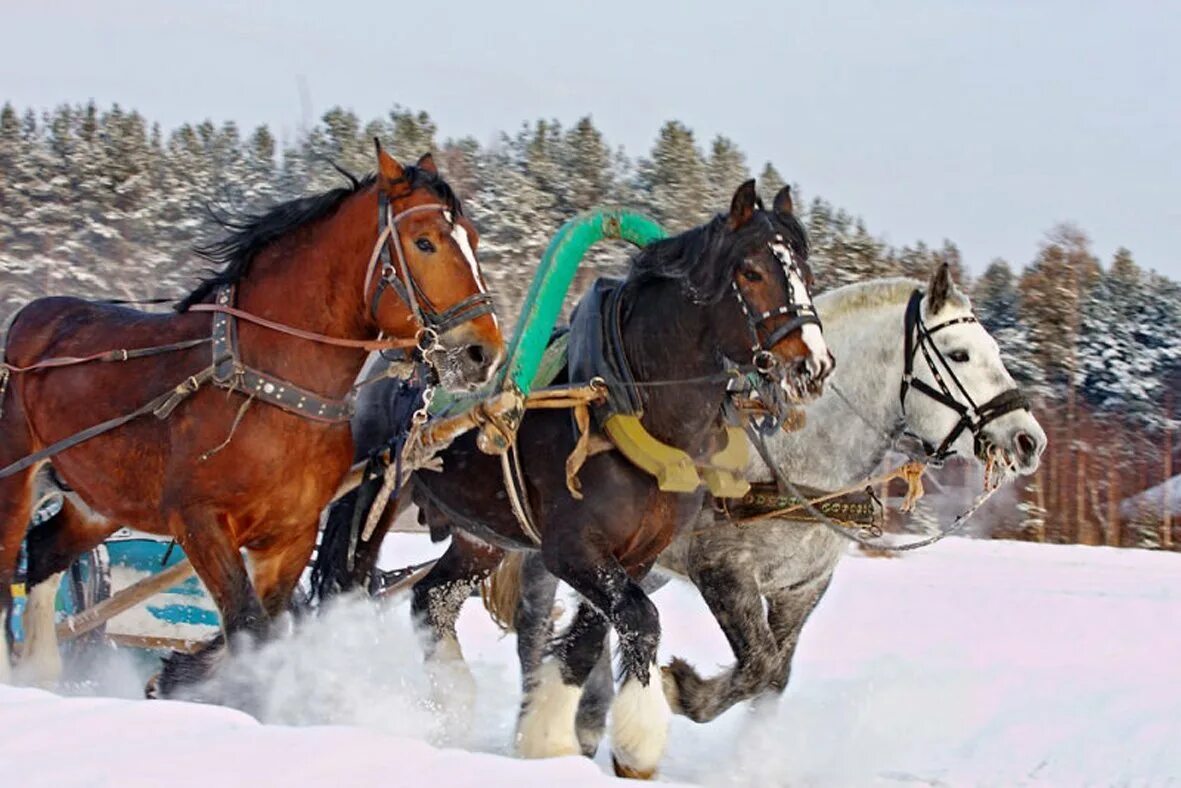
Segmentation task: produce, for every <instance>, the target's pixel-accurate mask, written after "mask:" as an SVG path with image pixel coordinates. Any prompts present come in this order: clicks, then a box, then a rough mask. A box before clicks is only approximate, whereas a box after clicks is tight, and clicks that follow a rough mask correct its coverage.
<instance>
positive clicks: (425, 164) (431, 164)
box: [414, 153, 439, 175]
mask: <svg viewBox="0 0 1181 788" xmlns="http://www.w3.org/2000/svg"><path fill="white" fill-rule="evenodd" d="M414 166H415V167H417V168H418V169H420V170H424V171H425V172H429V173H430V174H431V175H438V174H439V168H438V167H436V166H435V158H434V157H433V156H431V154H429V153H424V154H422V157H421V158H419V160H418V163H417V164H415V165H414Z"/></svg>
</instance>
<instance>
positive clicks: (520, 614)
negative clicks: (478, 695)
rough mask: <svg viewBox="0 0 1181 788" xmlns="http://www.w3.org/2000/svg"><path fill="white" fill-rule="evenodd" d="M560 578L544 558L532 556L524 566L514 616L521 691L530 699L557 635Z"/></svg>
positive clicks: (530, 555) (528, 554)
mask: <svg viewBox="0 0 1181 788" xmlns="http://www.w3.org/2000/svg"><path fill="white" fill-rule="evenodd" d="M557 591H558V578H556V577H554V576H553V575H551V574H550V573H549V570H547V569H546V568H545V563H544V562H543V561H542V559H541V554H540V553H537V552H530V553H527V554H526V555H525V559H524V561H523V562H522V563H521V595H520V598H519V599H518V600H517V608H516V610H515V611H514V613H513V629H514V630H516V633H517V658H518V659H519V660H520V662H521V691H522V692H523V693H524V694H525V695H526V696H528V694H529V692H530V691H531V690H532V689H533V686H534V685H535V684H536V681H537V671H538V669H539V668H540V667H541V662H542V659H543V658H544V656H545V651H546V647H547V646H548V645H549V641H550V638H552V637H553V633H554V597H555V596H556V595H557Z"/></svg>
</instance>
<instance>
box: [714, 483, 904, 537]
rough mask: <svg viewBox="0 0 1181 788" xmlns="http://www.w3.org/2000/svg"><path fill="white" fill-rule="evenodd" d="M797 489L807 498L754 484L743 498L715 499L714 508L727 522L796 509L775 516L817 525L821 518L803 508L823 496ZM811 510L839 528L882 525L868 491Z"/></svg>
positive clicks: (874, 498) (770, 485)
mask: <svg viewBox="0 0 1181 788" xmlns="http://www.w3.org/2000/svg"><path fill="white" fill-rule="evenodd" d="M796 489H798V490H799V491H800V492H801V493H802V494H803V495H804V496H806V499H805V500H801V499H800V498H797V497H796V496H794V495H791V494H788V493H782V492H780V491H779V485H777V484H775V483H774V482H755V483H753V484H751V486H750V491H749V492H747V493H746V495H744V496H743V497H742V498H740V499H724V498H718V499H717V500H716V504H715V505H716V507H717V509H718V511H720V512H722V513H723V514H724V515H725V516H726V517H727V518H728V519H730V520H735V521H741V520H753V519H758V518H759V517H762V516H764V515H768V514H771V513H773V512H782V511H783V510H784V509H791V507H793V506H796V507H799V508H797V509H794V510H792V511H790V512H786V513H784V514H782V515H777V516H779V517H782V519H785V520H794V521H798V522H808V523H811V522H820V518H818V517H816V516H815V515H814V514H812V513H811V512H810V511H808V507H806V506H805V505H804V504H805V502H806V501H810V500H815V499H816V498H823V497H824V496H825V494H826V493H825V492H824V491H823V490H816V489H813V488H811V487H804V486H801V485H796ZM812 508H813V509H816V510H817V511H819V512H820V513H822V514H823V515H824V516H825V517H827V518H828V519H830V520H832V521H833V522H836V523H838V524H840V525H848V526H872V525H876V524H878V523H880V522H881V514H882V504H881V501H879V500H878V498H877V496H875V495H874V494H873V492H872V491H869V490H861V491H858V492H851V493H846V494H844V495H842V496H840V497H839V498H832V499H829V500H827V501H820V502H818V503H815V504H813V505H812Z"/></svg>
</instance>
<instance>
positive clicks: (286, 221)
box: [0, 144, 503, 694]
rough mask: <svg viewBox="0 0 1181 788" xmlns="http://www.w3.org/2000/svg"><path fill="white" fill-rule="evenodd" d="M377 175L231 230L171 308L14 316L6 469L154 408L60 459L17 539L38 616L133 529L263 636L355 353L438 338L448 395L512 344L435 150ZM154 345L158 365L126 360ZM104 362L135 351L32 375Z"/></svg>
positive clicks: (232, 619)
mask: <svg viewBox="0 0 1181 788" xmlns="http://www.w3.org/2000/svg"><path fill="white" fill-rule="evenodd" d="M377 161H378V171H377V173H376V175H374V176H370V177H368V178H366V179H364V180H363V181H359V182H357V181H354V183H353V185H352V187H351V188H342V189H337V190H334V191H330V192H328V193H325V194H321V195H318V196H314V197H308V198H303V199H297V200H293V201H291V202H287V203H283V204H281V205H278V206H276V207H275V208H273V209H271V210H270V211H268V212H266V213H265V214H263V215H261V216H254V217H247V218H245V219H243V220H241V221H239V222H236V223H233V224H232V225H230V229H231V233H230V234H229V236H228V237H227V238H226V239H225V240H224V241H222V242H221V243H219V244H216V245H214V246H213V247H211V248H209V249H207V250H205V256H206V257H207V259H210V260H213V261H216V262H220V263H224V264H225V266H224V268H223V270H222V271H221V272H220V273H218V274H216V275H215V276H213V277H212V278H210V279H207V280H206V281H205V282H203V283H202V284H201V286H200V287H198V288H197V289H196V291H195V292H193V293H192V294H191V295H189V296H188V297H187V298H185V299H184V300H183V301H182V302H181V303H180V304H179V305H178V306H177V309H176V314H172V315H161V314H145V313H141V312H136V311H133V310H130V309H125V308H121V307H116V306H112V305H107V304H96V303H91V302H87V301H83V300H80V299H75V298H46V299H41V300H38V301H35V302H33V303H31V304H29V305H28V306H27V307H25V308H24V309H23V310H21V312H20V313H19V314H18V315H17V316H16V318H15V319H14V321H13V323H12V326H11V329H10V330H9V333H8V345H7V348H6V350H5V362H6V366H5V370H6V371H7V372H9V373H11V374H10V376H9V380H8V385H7V390H6V391H5V393H4V394H3V396H0V409H2V416H0V469H3V468H5V467H6V466H10V464H13V463H16V462H17V461H19V460H21V459H22V458H24V457H26V456H28V455H32V454H34V453H35V452H38V451H39V450H43V449H46V447H51V446H52V445H53V444H54V443H55V442H58V441H62V440H63V439H67V438H69V437H70V436H73V435H75V434H77V433H80V432H82V431H84V430H87V429H88V428H91V427H92V426H93V425H96V424H99V423H102V422H104V421H106V420H110V419H115V418H117V417H120V416H123V415H126V414H128V413H132V412H136V411H137V409H140V408H141V407H142V406H144V403H145V402H148V403H149V404H153V403H158V405H159V406H158V407H154V408H152V410H151V412H146V413H144V414H143V415H142V416H140V417H138V418H135V419H133V420H131V421H128V422H127V423H126V424H123V425H121V426H119V427H118V428H116V429H112V430H110V431H107V432H104V433H102V434H100V435H98V436H97V437H93V438H91V439H90V440H87V441H85V442H82V443H80V444H78V445H76V446H72V447H69V448H67V449H66V450H64V451H61V452H60V453H57V454H56V455H55V456H53V458H52V463H53V467H54V469H55V471H56V473H57V474H58V476H60V478H61V479H62V480H63V481H64V482H65V483H66V484H67V485H68V486H69V487H70V488H72V490H73V491H74V495H72V496H71V498H70V500H69V501H68V504H67V506H66V507H65V508H63V510H62V513H61V514H60V515H59V516H58V517H57V518H55V520H54V521H53V522H51V523H49V524H47V525H46V526H42V527H38V528H36V529H34V534H33V536H34V537H35V538H31V539H30V543H29V564H30V578H29V580H30V585H34V584H38V583H40V585H39V586H37V587H35V588H34V589H33V592H32V594H31V595H30V610H31V611H33V610H36V609H39V608H40V607H44V604H43V603H44V598H46V597H47V598H48V600H50V607H49V609H50V610H52V607H51V600H52V598H53V593H54V588H55V586H56V582H55V581H56V578H57V573H59V572H61V571H62V570H64V569H65V568H66V567H67V566H68V565H69V563H70V562H71V561H72V560H73V558H74V557H75V556H77V555H78V554H80V553H81V552H82V551H84V550H87V549H90V548H91V547H92V546H94V545H96V544H98V543H99V542H101V541H102V540H103V539H104V538H106V537H107V536H108V535H109V534H110V533H111V532H112V531H113V530H114V529H115V527H116V524H125V525H129V526H131V527H133V528H137V529H140V530H143V531H148V532H152V533H157V534H166V535H172V536H173V537H175V538H176V540H177V542H178V543H179V544H180V545H181V547H182V548H183V549H184V550H185V552H186V554H187V555H188V557H189V559H190V560H191V561H192V563H193V566H194V568H195V569H196V572H197V574H198V575H199V576H200V578H201V580H202V581H203V582H204V584H205V586H206V588H208V590H209V593H210V594H211V596H212V598H213V600H214V601H215V603H216V604H217V607H218V610H219V611H220V612H221V617H222V628H223V634H224V637H225V640H226V641H227V642H228V641H229V640H230V639H231V638H232V637H233V636H234V635H235V634H236V633H249V634H251V635H256V636H261V635H264V634H265V633H266V631H267V629H268V624H269V620H270V618H271V617H272V616H274V615H276V614H277V613H279V612H280V611H282V610H283V609H284V608H285V607H286V605H287V604H288V600H289V598H290V596H291V592H292V589H293V587H294V586H295V584H296V582H297V581H298V579H299V576H300V573H301V572H302V571H303V570H304V568H305V567H306V565H307V562H308V559H309V557H310V555H311V553H312V550H313V547H314V545H315V540H316V533H317V526H318V520H319V516H320V512H321V510H322V509H323V508H324V507H325V505H326V504H327V503H328V501H329V499H330V497H331V496H332V494H333V492H334V491H335V489H336V487H337V484H338V483H339V481H340V479H341V478H342V476H343V475H344V473H345V472H346V471H347V469H348V467H349V465H350V462H351V459H352V455H353V449H352V445H353V443H352V438H351V435H350V431H349V424H348V419H349V401H348V398H347V395H348V394H349V393H350V388H351V387H352V384H353V382H354V380H355V378H356V377H357V374H358V372H359V371H360V369H361V366H362V363H363V362H364V360H365V358H366V356H367V353H368V352H369V351H370V350H373V349H375V348H378V347H391V346H393V345H396V344H401V345H413V344H414V339H415V338H419V339H423V338H427V339H433V338H436V337H437V338H438V340H439V342H440V344H441V345H442V346H443V355H444V358H445V362H444V364H443V365H442V366H443V367H444V368H443V369H441V370H440V373H441V375H442V377H443V379H444V384H446V385H449V386H455V385H458V384H460V383H464V384H478V383H481V382H483V381H484V380H485V379H486V378H487V377H488V375H489V374H490V373H491V371H492V370H493V368H494V367H495V365H496V363H497V360H498V359H499V357H500V356H501V354H502V351H503V339H502V337H501V334H500V329H499V326H498V324H497V322H496V318H495V316H494V315H493V314H492V313H491V306H490V298H489V296H488V295H487V292H486V289H485V285H484V282H483V278H482V276H481V274H480V271H479V269H478V265H477V262H476V258H475V248H476V245H477V240H478V238H477V234H476V231H475V228H474V227H473V226H472V224H471V223H470V222H469V221H468V220H467V219H466V218H465V217H464V215H463V211H462V206H461V204H460V202H459V200H458V198H457V197H456V196H455V194H454V193H453V192H452V191H451V189H450V187H449V186H448V185H447V183H446V182H445V181H444V180H443V179H442V178H441V177H440V176H439V174H438V172H437V170H436V168H435V165H434V163H433V161H432V160H431V158H430V157H429V155H427V156H424V157H423V158H422V159H420V160H419V161H418V163H417V164H416V165H413V166H402V165H401V164H399V163H398V162H397V161H396V160H395V159H394V158H393V157H391V156H390V155H389V154H388V153H386V152H384V151H383V150H382V149H381V146H380V144H378V146H377ZM205 312H212V315H210V314H206V313H205ZM395 340H405V341H403V342H400V343H399V342H397V341H395ZM160 346H166V347H165V350H166V351H167V352H153V353H150V354H143V355H140V354H137V353H135V352H134V351H135V350H136V349H140V348H147V347H153V348H159V347H160ZM114 349H130V351H131V352H130V353H128V354H123V358H120V359H118V360H117V363H108V362H107V361H94V362H92V363H79V364H68V365H63V366H52V365H46V364H45V360H46V359H51V358H52V359H58V358H88V357H92V356H97V355H99V354H103V353H105V352H107V351H111V350H114ZM211 359H212V361H211ZM39 364H41V366H38V365H39ZM0 374H2V373H0ZM169 392H172V395H169V394H168V393H169ZM162 393H163V394H164V395H166V396H165V401H162V402H161V401H160V397H158V396H157V395H161V394H162ZM153 398H156V399H153ZM153 413H154V414H155V416H156V417H153V415H152V414H153ZM36 468H37V464H33V465H31V466H30V467H28V468H25V469H23V470H20V471H19V472H17V473H9V474H8V475H6V476H4V477H3V478H0V611H8V610H9V608H10V604H11V595H10V594H11V581H12V579H13V576H14V572H15V570H16V561H17V556H18V553H19V550H20V545H21V541H22V539H23V538H24V537H25V530H26V526H27V524H28V522H29V517H30V513H31V511H30V510H31V507H32V505H33V503H34V501H33V481H34V475H35V472H36ZM3 473H5V472H4V471H3V470H0V474H3ZM241 549H245V550H246V552H247V554H248V555H249V558H250V571H248V570H247V565H246V563H245V561H244V560H243V557H242V554H241V553H240V550H241ZM34 618H36V617H35V616H34ZM31 623H33V624H36V623H37V622H36V621H32V622H31ZM50 624H52V619H51V618H50ZM50 629H51V627H50ZM31 641H32V642H35V643H44V642H45V641H46V638H44V637H42V638H41V639H32V638H31ZM220 641H221V638H219V639H218V641H217V642H214V643H211V644H208V645H207V647H206V648H205V649H204V650H203V651H202V652H199V653H198V654H197V655H194V656H181V655H174V656H173V657H172V658H170V659H169V660H167V661H166V665H165V669H164V671H163V672H162V673H161V675H160V677H159V681H158V684H157V689H158V690H159V691H160V693H162V694H167V693H168V692H169V691H171V690H172V689H174V688H175V687H177V686H178V685H179V684H182V683H187V682H190V681H193V680H196V679H198V678H200V677H201V676H202V675H203V674H204V673H206V672H207V671H208V668H209V667H210V665H211V657H212V656H213V655H214V654H215V653H216V650H217V647H218V645H219V643H220ZM53 645H54V654H53V656H52V659H56V644H53ZM58 664H60V663H58ZM7 670H8V656H7V642H5V651H4V653H0V672H2V673H7ZM0 677H2V676H0Z"/></svg>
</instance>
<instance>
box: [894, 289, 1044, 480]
mask: <svg viewBox="0 0 1181 788" xmlns="http://www.w3.org/2000/svg"><path fill="white" fill-rule="evenodd" d="M922 300H923V292H922V291H921V290H915V291H914V293H912V294H911V296H910V301H909V302H908V303H907V305H906V320H905V327H904V333H905V341H906V353H905V356H904V358H903V369H902V385H901V388H900V390H899V392H898V398H899V401H900V402H901V405H902V415H903V418H905V417H906V395H907V394H908V393H909V392H910V390H911V389H912V388H913V389H915V390H916V391H919V392H921V393H922V394H926V395H927V396H928V397H930V398H931V399H933V400H935V401H936V402H938V403H940V404H942V405H944V406H945V407H948V408H951V409H952V410H953V411H955V412H956V413H957V414H959V420H958V421H956V423H955V425H954V426H953V427H952V428H951V431H950V432H948V433H947V436H946V437H945V438H944V439H943V442H942V443H940V444H939V445H938V446H934V445H932V444H931V442H930V441H928V440H926V439H925V438H923V437H921V436H919V435H915V434H914V433H913V432H911V431H910V430H909V429H904V434H906V435H908V436H909V437H911V438H914V439H915V440H917V441H919V442H920V443H921V444H922V446H923V450H924V451H925V452H926V453H927V458H928V460H934V461H935V462H942V461H943V460H945V459H947V458H948V457H950V456H951V455H953V454H955V451H954V450H953V449H952V448H951V446H952V445H953V444H954V443H955V442H956V440H957V439H958V438H959V437H960V435H961V434H963V432H964V430H968V431H969V432H970V433H971V434H972V439H973V449H974V451H975V452H976V454H977V456H980V455H983V453H984V428H985V427H986V426H988V425H989V424H991V423H992V422H994V421H996V420H997V419H999V418H1000V417H1001V416H1004V415H1005V414H1006V413H1012V412H1013V411H1015V410H1026V411H1027V410H1029V407H1030V405H1029V400H1028V399H1027V398H1026V397H1025V395H1024V394H1022V393H1021V391H1020V390H1019V389H1018V388H1016V387H1014V388H1011V389H1008V390H1006V391H1002V392H1001V393H1000V394H997V395H996V396H995V397H993V398H992V399H990V400H988V402H985V403H984V404H982V405H977V404H976V402H975V400H973V399H972V395H971V394H969V393H968V390H967V389H966V388H964V385H963V384H962V383H961V382H960V379H959V377H958V376H957V375H956V374H955V370H953V369H952V368H951V365H950V364H949V363H948V362H947V359H946V358H944V357H943V354H942V353H941V352H939V348H938V347H936V345H935V342H934V341H933V340H932V339H931V337H932V336H933V335H934V334H935V333H936V332H937V331H942V330H943V329H945V328H948V327H949V326H956V325H963V324H967V323H975V322H977V320H976V316H975V315H964V316H963V317H955V318H952V319H951V320H945V321H944V322H942V323H939V324H937V325H934V326H927V324H926V323H924V322H923V316H922V310H921V309H920V307H921V305H922ZM919 351H922V353H923V358H925V359H926V361H927V367H928V369H930V370H931V376H932V377H934V378H935V382H936V383H937V384H938V385H939V388H938V389H936V388H935V387H933V386H931V385H929V384H928V383H926V382H925V381H923V380H920V379H919V378H916V377H915V376H914V359H915V354H916V353H918V352H919ZM936 362H938V363H936ZM940 367H942V368H943V372H940V371H939V370H940ZM945 376H946V378H947V379H948V380H950V381H951V382H952V383H953V384H954V385H955V388H956V389H958V390H959V393H960V394H961V395H962V396H963V399H964V400H965V401H966V404H965V402H961V401H960V399H958V398H957V397H956V394H955V392H953V391H952V389H951V387H949V386H948V385H947V382H946V381H945V380H944V377H945Z"/></svg>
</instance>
